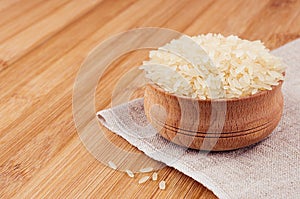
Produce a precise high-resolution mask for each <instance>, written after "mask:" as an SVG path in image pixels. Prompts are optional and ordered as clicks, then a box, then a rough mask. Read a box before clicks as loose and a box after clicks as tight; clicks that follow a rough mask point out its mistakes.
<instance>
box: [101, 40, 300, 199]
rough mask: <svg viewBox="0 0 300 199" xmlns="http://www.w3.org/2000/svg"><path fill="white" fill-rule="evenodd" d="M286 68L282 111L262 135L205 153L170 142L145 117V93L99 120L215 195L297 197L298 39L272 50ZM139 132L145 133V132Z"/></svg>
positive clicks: (299, 147) (299, 146) (299, 124)
mask: <svg viewBox="0 0 300 199" xmlns="http://www.w3.org/2000/svg"><path fill="white" fill-rule="evenodd" d="M272 53H273V54H275V55H277V56H280V57H282V58H283V60H284V62H285V63H286V64H287V66H288V68H287V71H286V80H285V82H284V86H283V93H284V100H285V106H284V114H283V117H282V120H281V122H280V124H279V126H278V127H277V128H276V130H275V131H274V132H273V133H272V134H271V135H270V136H269V137H268V138H267V139H265V140H264V141H262V142H260V143H258V144H256V145H254V146H250V147H247V148H243V149H239V150H235V151H231V152H218V153H209V154H203V153H199V152H197V151H195V150H187V149H186V148H183V147H180V146H177V145H174V144H171V143H169V142H168V141H166V140H165V139H163V138H161V137H160V136H159V135H157V134H156V132H155V130H154V129H153V128H152V127H151V126H144V125H140V124H145V123H146V118H145V115H144V109H143V99H138V100H135V101H131V102H129V103H128V104H123V105H120V106H117V107H114V108H112V109H108V110H102V111H100V112H98V114H99V115H101V117H102V119H101V120H100V121H101V122H102V124H103V125H104V126H105V127H107V128H108V129H110V130H111V131H113V132H115V133H116V134H118V135H120V136H122V137H123V138H124V139H125V140H127V141H128V142H129V143H130V144H132V145H134V146H136V147H137V148H138V149H139V150H141V151H143V152H144V153H145V154H146V155H148V156H149V157H151V158H153V159H155V160H158V161H161V162H163V163H165V164H167V165H168V166H170V167H174V168H175V169H177V170H179V171H181V172H182V173H184V174H186V175H188V176H190V177H192V178H193V179H195V180H196V181H198V182H200V183H201V184H203V185H204V186H206V187H207V188H208V189H210V190H211V191H213V193H214V194H215V195H216V196H218V197H219V198H300V178H299V177H300V168H299V166H300V165H299V163H300V144H299V141H300V136H299V135H300V39H298V40H295V41H293V42H291V43H288V44H286V45H284V46H282V47H280V48H278V49H276V50H274V51H272ZM141 135H143V136H144V135H149V136H146V137H143V136H141Z"/></svg>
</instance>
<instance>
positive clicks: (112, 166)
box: [108, 161, 117, 170]
mask: <svg viewBox="0 0 300 199" xmlns="http://www.w3.org/2000/svg"><path fill="white" fill-rule="evenodd" d="M108 166H109V167H110V168H112V169H114V170H116V169H117V165H116V164H115V163H113V162H112V161H109V162H108Z"/></svg>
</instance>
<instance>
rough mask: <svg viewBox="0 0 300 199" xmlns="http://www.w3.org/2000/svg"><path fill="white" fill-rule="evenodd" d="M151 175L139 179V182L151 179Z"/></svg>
mask: <svg viewBox="0 0 300 199" xmlns="http://www.w3.org/2000/svg"><path fill="white" fill-rule="evenodd" d="M149 178H150V176H144V177H142V178H141V179H140V180H139V184H143V183H145V182H146V181H147V180H149Z"/></svg>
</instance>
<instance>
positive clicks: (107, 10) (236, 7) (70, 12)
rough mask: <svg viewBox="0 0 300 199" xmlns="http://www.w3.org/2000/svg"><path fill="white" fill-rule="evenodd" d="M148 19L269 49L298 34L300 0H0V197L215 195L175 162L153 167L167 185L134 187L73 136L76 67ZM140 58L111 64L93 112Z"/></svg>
mask: <svg viewBox="0 0 300 199" xmlns="http://www.w3.org/2000/svg"><path fill="white" fill-rule="evenodd" d="M145 26H152V27H165V28H171V29H174V30H177V31H180V32H183V33H186V34H189V35H195V34H200V33H208V32H216V33H222V34H225V35H229V34H235V35H238V36H240V37H242V38H246V39H250V40H255V39H261V40H262V41H264V42H265V44H266V46H267V47H269V48H271V49H274V48H276V47H278V46H280V45H282V44H284V43H286V42H288V41H291V40H293V39H295V38H298V37H300V1H299V0H251V1H250V0H249V1H244V0H187V1H171V0H166V1H157V0H155V1H150V0H126V1H124V0H116V1H111V0H51V1H42V0H0V91H1V92H0V96H1V97H0V198H87V197H90V198H215V196H214V195H213V193H211V192H210V191H209V190H207V189H206V188H205V187H203V186H202V185H201V184H199V183H197V182H195V181H194V180H192V179H191V178H189V177H187V176H185V175H183V174H181V173H179V172H178V171H176V170H174V169H172V168H164V169H162V170H160V171H159V176H160V177H161V178H162V179H164V180H166V181H167V188H166V190H164V191H161V190H159V189H158V186H157V184H155V183H147V184H144V185H138V183H137V180H138V179H137V178H135V179H132V178H129V177H127V175H126V174H124V173H121V172H117V171H113V170H111V169H109V168H108V167H106V166H104V165H102V164H101V163H99V162H98V161H97V160H96V159H95V158H94V157H93V156H92V155H91V154H89V152H88V151H87V150H86V149H85V147H84V146H83V144H82V143H81V141H80V139H79V137H78V135H77V132H76V129H75V125H74V123H73V117H72V89H73V83H74V80H75V77H76V74H77V71H78V69H79V68H80V64H81V63H82V62H83V60H84V58H85V57H86V56H87V54H88V53H89V51H90V50H91V49H92V48H93V47H95V46H96V44H98V43H99V42H101V41H103V40H105V39H107V38H109V37H110V36H111V35H113V34H116V33H119V32H121V31H126V30H129V29H132V28H137V27H145ZM146 57H147V52H144V51H140V52H133V53H129V54H128V55H126V56H124V57H121V58H120V59H118V60H116V61H115V62H114V63H112V65H111V66H110V67H109V69H108V70H107V71H106V72H105V74H104V75H103V76H102V78H101V82H102V83H101V85H99V86H98V87H97V94H96V99H97V101H96V110H100V109H104V108H107V107H109V106H110V102H111V93H110V91H111V87H112V85H114V84H116V83H117V81H118V80H119V79H120V78H121V77H122V74H124V73H125V72H127V71H129V70H130V69H131V68H133V67H136V66H138V64H140V62H141V61H142V60H143V59H145V58H146ZM132 78H133V79H134V77H132ZM141 95H142V90H140V91H137V92H136V93H135V96H133V97H138V96H141ZM106 135H107V137H108V138H109V139H110V140H111V141H112V142H114V143H115V144H116V145H118V146H119V147H121V148H123V149H124V150H129V151H136V149H135V148H134V147H132V146H130V145H129V144H128V143H127V142H125V141H124V140H123V139H121V138H120V137H118V136H116V135H114V134H113V133H111V132H109V131H107V132H106Z"/></svg>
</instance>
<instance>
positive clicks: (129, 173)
mask: <svg viewBox="0 0 300 199" xmlns="http://www.w3.org/2000/svg"><path fill="white" fill-rule="evenodd" d="M126 173H127V175H128V176H129V177H131V178H134V173H133V172H132V171H130V170H128V169H127V170H126Z"/></svg>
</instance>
